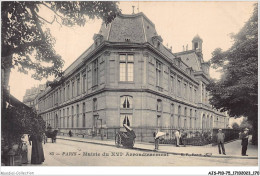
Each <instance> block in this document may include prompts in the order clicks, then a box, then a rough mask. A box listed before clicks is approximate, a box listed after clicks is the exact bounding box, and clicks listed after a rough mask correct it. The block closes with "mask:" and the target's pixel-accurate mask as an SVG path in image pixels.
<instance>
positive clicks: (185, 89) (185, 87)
mask: <svg viewBox="0 0 260 176" xmlns="http://www.w3.org/2000/svg"><path fill="white" fill-rule="evenodd" d="M183 89H184V91H183V95H184V96H183V97H184V98H185V99H187V84H186V83H184V84H183Z"/></svg>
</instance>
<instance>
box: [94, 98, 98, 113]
mask: <svg viewBox="0 0 260 176" xmlns="http://www.w3.org/2000/svg"><path fill="white" fill-rule="evenodd" d="M96 110H97V99H96V98H94V99H93V111H96Z"/></svg>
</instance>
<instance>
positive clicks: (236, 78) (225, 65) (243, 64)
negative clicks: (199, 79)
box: [208, 4, 258, 143]
mask: <svg viewBox="0 0 260 176" xmlns="http://www.w3.org/2000/svg"><path fill="white" fill-rule="evenodd" d="M232 39H233V40H234V44H233V46H232V47H231V48H230V49H228V50H227V51H222V49H220V48H217V49H216V50H215V51H214V52H213V53H212V59H211V64H212V66H213V68H215V69H220V71H222V72H223V75H222V77H221V79H220V80H217V81H216V80H212V81H211V83H210V85H209V86H208V90H209V91H210V93H211V95H212V98H211V99H210V102H211V104H212V105H213V106H214V107H215V108H217V109H220V110H221V111H222V112H223V111H228V112H229V115H230V116H233V117H240V116H244V117H247V118H248V120H249V121H251V122H252V124H253V129H254V132H253V142H254V143H256V142H257V120H258V116H257V115H258V113H257V103H258V100H257V98H258V94H257V90H258V77H257V71H258V7H257V4H256V5H255V7H254V11H253V14H252V16H251V17H250V19H249V20H248V21H247V22H246V23H245V25H244V27H243V28H242V29H241V30H240V31H239V32H238V33H237V34H235V35H233V36H232Z"/></svg>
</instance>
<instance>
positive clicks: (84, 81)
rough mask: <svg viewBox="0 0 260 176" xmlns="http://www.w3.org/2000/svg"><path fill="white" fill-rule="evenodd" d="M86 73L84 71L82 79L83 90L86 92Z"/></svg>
mask: <svg viewBox="0 0 260 176" xmlns="http://www.w3.org/2000/svg"><path fill="white" fill-rule="evenodd" d="M86 78H87V77H86V73H85V72H84V73H83V80H82V84H83V88H82V92H83V93H85V92H86V80H87V79H86Z"/></svg>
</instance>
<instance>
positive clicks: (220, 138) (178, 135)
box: [154, 128, 249, 156]
mask: <svg viewBox="0 0 260 176" xmlns="http://www.w3.org/2000/svg"><path fill="white" fill-rule="evenodd" d="M248 131H249V129H248V128H245V129H244V131H243V133H241V135H240V138H241V140H242V141H241V145H242V152H241V154H242V156H248V155H247V154H246V151H247V146H248ZM157 134H158V132H157V133H156V132H154V140H155V141H154V144H155V150H158V149H159V138H160V136H159V135H157ZM216 137H217V144H218V151H219V154H221V153H223V155H226V151H225V147H224V142H225V134H224V133H223V132H222V129H219V130H218V133H217V135H216ZM186 138H187V134H186V133H185V132H184V131H180V130H176V132H175V142H176V147H179V146H180V144H181V143H182V144H183V146H186Z"/></svg>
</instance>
